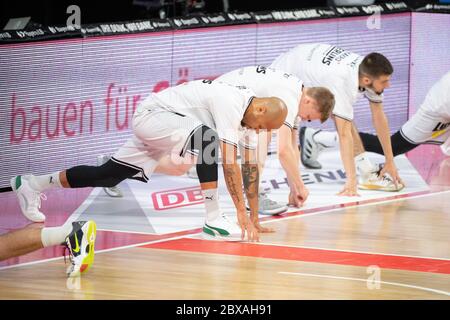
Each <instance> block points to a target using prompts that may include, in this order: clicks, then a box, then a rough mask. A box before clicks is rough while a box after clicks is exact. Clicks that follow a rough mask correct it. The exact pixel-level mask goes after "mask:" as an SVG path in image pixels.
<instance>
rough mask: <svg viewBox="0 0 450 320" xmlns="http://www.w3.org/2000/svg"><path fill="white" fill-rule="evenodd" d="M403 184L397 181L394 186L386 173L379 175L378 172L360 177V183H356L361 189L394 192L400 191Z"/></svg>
mask: <svg viewBox="0 0 450 320" xmlns="http://www.w3.org/2000/svg"><path fill="white" fill-rule="evenodd" d="M404 187H405V186H404V185H403V184H402V183H400V182H399V183H397V187H395V183H394V181H393V180H392V179H391V177H390V176H389V175H388V174H384V175H383V176H380V175H379V174H378V172H372V173H371V174H370V175H368V176H367V177H365V178H364V177H362V178H361V181H360V183H359V184H358V188H359V189H363V190H379V191H389V192H395V191H400V190H402V189H403V188H404Z"/></svg>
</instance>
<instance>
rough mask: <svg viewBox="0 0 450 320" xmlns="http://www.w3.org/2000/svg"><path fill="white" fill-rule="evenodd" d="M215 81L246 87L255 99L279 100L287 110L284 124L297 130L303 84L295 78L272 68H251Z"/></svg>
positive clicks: (234, 71) (226, 74) (235, 71)
mask: <svg viewBox="0 0 450 320" xmlns="http://www.w3.org/2000/svg"><path fill="white" fill-rule="evenodd" d="M217 80H220V81H222V82H226V83H229V84H232V85H239V86H241V85H242V86H246V87H248V88H250V89H251V90H252V91H253V92H254V93H255V94H256V96H257V97H278V98H280V99H281V100H283V101H284V103H285V104H286V106H287V108H288V114H287V116H286V120H285V122H284V124H285V125H287V126H288V127H289V128H291V129H292V128H297V125H298V121H299V119H298V113H299V103H300V99H301V96H302V88H303V82H302V81H301V80H300V79H298V78H297V77H296V76H294V75H291V74H288V73H286V72H283V71H278V70H275V69H273V68H266V67H263V66H251V67H244V68H241V69H236V70H233V71H230V72H228V73H225V74H224V75H222V76H220V77H219V78H217Z"/></svg>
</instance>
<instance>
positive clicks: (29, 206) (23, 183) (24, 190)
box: [10, 176, 47, 222]
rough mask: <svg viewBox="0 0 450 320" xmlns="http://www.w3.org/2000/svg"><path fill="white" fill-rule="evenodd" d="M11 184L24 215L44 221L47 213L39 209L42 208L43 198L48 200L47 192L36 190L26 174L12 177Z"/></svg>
mask: <svg viewBox="0 0 450 320" xmlns="http://www.w3.org/2000/svg"><path fill="white" fill-rule="evenodd" d="M10 184H11V188H12V189H13V191H14V192H15V193H16V195H17V198H19V204H20V209H21V210H22V213H23V215H24V216H25V217H26V218H27V219H28V220H31V221H33V222H44V221H45V215H44V214H43V213H42V212H41V211H39V209H40V208H41V199H42V200H47V197H46V196H45V194H43V193H41V192H39V191H37V190H34V189H33V188H32V187H31V186H30V182H29V181H28V178H26V177H25V176H16V177H13V178H11V180H10Z"/></svg>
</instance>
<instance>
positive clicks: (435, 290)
mask: <svg viewBox="0 0 450 320" xmlns="http://www.w3.org/2000/svg"><path fill="white" fill-rule="evenodd" d="M278 273H279V274H286V275H294V276H305V277H316V278H328V279H337V280H351V281H360V282H366V283H367V281H368V280H367V279H361V278H350V277H337V276H327V275H322V274H314V273H300V272H284V271H279V272H278ZM377 283H382V284H387V285H392V286H398V287H405V288H410V289H417V290H423V291H429V292H432V293H437V294H443V295H446V296H450V292H447V291H442V290H437V289H432V288H425V287H420V286H413V285H410V284H404V283H398V282H388V281H377ZM368 290H369V289H368Z"/></svg>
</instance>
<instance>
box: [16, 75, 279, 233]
mask: <svg viewBox="0 0 450 320" xmlns="http://www.w3.org/2000/svg"><path fill="white" fill-rule="evenodd" d="M286 115H287V108H286V105H285V104H284V102H283V101H282V100H281V99H278V98H275V97H269V98H257V97H255V94H254V93H253V92H252V91H251V90H249V89H246V88H242V87H241V88H238V87H235V86H231V85H228V84H224V83H220V82H213V81H211V80H198V81H192V82H188V83H185V84H182V85H179V86H176V87H172V88H168V89H166V90H163V91H161V92H159V93H156V94H152V95H150V96H149V97H148V98H147V99H145V100H144V101H143V102H142V103H141V104H140V105H139V106H138V108H137V109H136V112H135V113H134V115H133V120H132V125H133V136H132V137H131V138H130V139H129V140H128V141H127V142H126V143H125V144H124V145H123V146H122V147H121V148H120V149H119V150H118V151H117V152H116V153H115V154H114V156H113V157H112V158H111V159H110V160H109V161H107V162H106V163H105V164H103V165H101V166H76V167H73V168H70V169H67V170H64V171H61V172H59V171H58V172H54V173H51V174H48V175H42V176H35V175H29V176H17V177H13V178H12V179H11V186H12V187H13V189H14V191H15V192H16V193H17V195H18V197H19V200H21V201H20V205H21V209H22V213H23V214H24V215H25V216H26V217H27V218H28V219H30V220H32V221H35V222H42V221H44V220H45V216H44V214H43V213H42V212H40V211H39V208H40V199H41V198H40V196H41V192H42V191H44V190H47V189H49V188H52V187H65V188H83V187H109V186H114V185H117V184H118V183H119V182H121V181H123V180H125V179H127V178H134V179H138V180H141V181H145V182H147V181H148V180H149V177H150V176H151V174H152V173H153V171H154V170H155V168H156V167H157V166H158V163H159V161H160V160H161V159H163V158H165V157H170V158H171V160H172V161H173V163H178V164H182V163H183V162H184V161H185V160H188V161H187V162H189V161H193V160H194V159H195V161H196V163H197V173H198V177H199V181H200V187H201V189H202V193H203V197H204V204H205V208H206V222H205V224H204V227H203V232H204V235H205V236H209V237H214V238H217V239H225V240H228V239H229V240H240V239H244V237H245V233H247V236H248V240H250V241H253V240H258V239H259V236H258V228H260V226H259V225H254V224H253V223H252V222H251V221H250V220H249V218H248V217H247V213H246V208H245V204H244V199H243V191H242V184H244V189H245V192H246V195H247V199H248V201H249V204H250V208H251V212H252V214H253V215H255V214H256V215H257V212H258V199H257V198H258V197H257V195H258V178H259V175H258V166H257V163H256V155H255V150H254V148H255V143H254V142H253V143H252V141H251V140H252V139H251V133H252V132H253V133H254V132H255V131H256V133H258V132H259V130H260V129H278V128H279V127H281V125H282V124H283V123H284V121H285V119H286ZM238 144H240V145H241V146H242V147H243V150H244V154H243V159H244V163H243V164H242V167H243V168H242V175H241V170H240V168H239V165H238V163H237V160H236V159H237V147H238ZM219 147H220V149H221V151H222V158H223V169H224V176H225V181H226V184H227V188H228V191H229V193H230V196H231V198H232V199H233V202H234V204H235V207H236V210H237V218H238V223H239V226H240V228H239V226H238V224H236V223H233V222H231V221H229V220H228V218H227V217H226V216H224V215H223V213H222V212H221V210H220V208H219V202H218V192H217V179H218V149H219ZM22 200H23V201H22Z"/></svg>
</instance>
